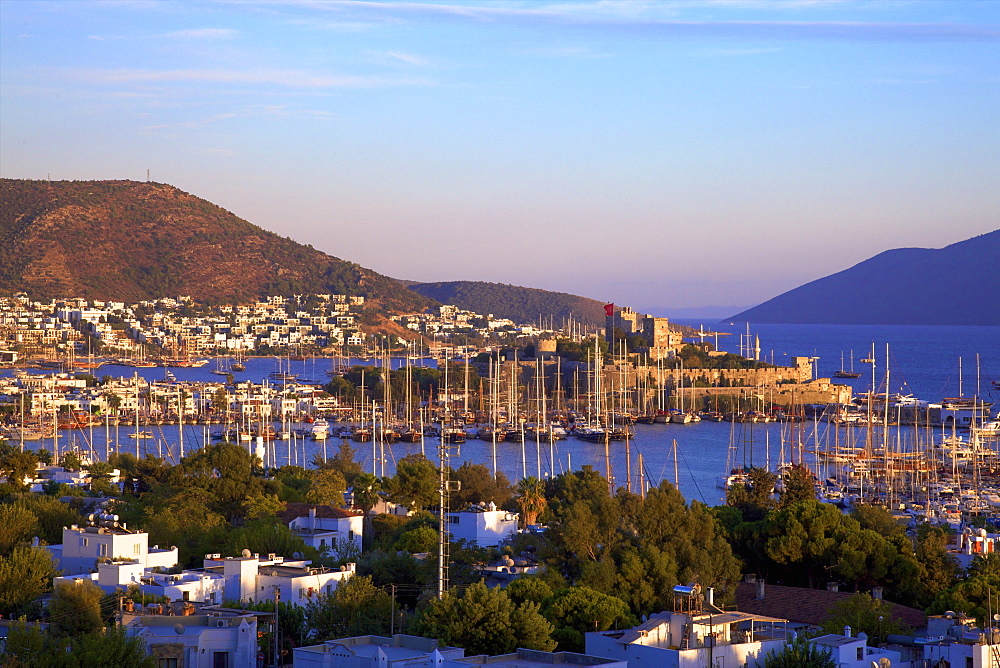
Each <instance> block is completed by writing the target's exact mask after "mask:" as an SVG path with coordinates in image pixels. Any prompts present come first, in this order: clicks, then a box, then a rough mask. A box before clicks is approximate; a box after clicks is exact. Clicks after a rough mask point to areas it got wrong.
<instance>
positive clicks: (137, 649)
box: [4, 622, 156, 668]
mask: <svg viewBox="0 0 1000 668" xmlns="http://www.w3.org/2000/svg"><path fill="white" fill-rule="evenodd" d="M5 659H6V660H5V663H4V665H5V666H10V667H11V668H15V667H18V666H45V667H46V668H81V667H83V666H102V667H105V668H154V667H155V666H156V661H155V659H153V657H152V656H148V655H147V654H146V643H145V642H144V641H143V640H142V638H139V637H136V636H129V635H128V633H127V632H126V630H125V629H124V628H117V627H111V628H108V629H104V630H102V631H98V632H95V633H86V634H83V635H81V636H78V637H76V638H60V637H56V636H54V635H53V634H50V633H47V632H45V631H42V630H40V629H39V628H38V627H37V626H34V625H31V626H29V625H27V624H25V623H24V622H14V623H13V624H11V627H10V635H9V636H8V638H7V646H6V648H5Z"/></svg>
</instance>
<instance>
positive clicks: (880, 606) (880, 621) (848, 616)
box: [823, 592, 911, 646]
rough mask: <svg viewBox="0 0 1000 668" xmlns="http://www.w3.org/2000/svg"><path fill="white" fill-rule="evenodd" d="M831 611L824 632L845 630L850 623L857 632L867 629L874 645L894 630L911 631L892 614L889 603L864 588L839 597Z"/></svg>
mask: <svg viewBox="0 0 1000 668" xmlns="http://www.w3.org/2000/svg"><path fill="white" fill-rule="evenodd" d="M829 615H830V616H829V617H828V618H827V620H826V621H825V622H823V631H824V632H826V633H843V632H844V627H845V626H850V627H851V630H852V632H854V633H855V634H857V633H861V632H862V631H863V632H864V633H866V634H867V635H868V642H869V644H871V645H873V646H877V645H881V644H882V643H884V642H885V641H886V637H887V636H889V635H890V634H905V633H907V632H909V631H911V629H908V628H906V626H905V625H903V624H901V623H900V622H899V621H898V620H896V619H895V618H894V617H893V616H892V608H891V607H890V606H889V604H888V603H886V602H885V601H883V600H882V599H877V598H872V596H871V595H870V594H867V593H864V592H861V593H857V594H855V595H854V596H852V597H850V598H848V599H844V600H843V601H838V602H837V603H835V604H834V605H833V606H832V607H831V608H830V612H829Z"/></svg>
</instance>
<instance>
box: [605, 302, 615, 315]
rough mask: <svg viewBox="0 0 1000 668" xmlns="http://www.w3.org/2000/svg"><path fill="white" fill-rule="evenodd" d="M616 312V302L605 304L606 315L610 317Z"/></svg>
mask: <svg viewBox="0 0 1000 668" xmlns="http://www.w3.org/2000/svg"><path fill="white" fill-rule="evenodd" d="M614 314H615V305H614V304H605V305H604V315H606V316H608V317H609V318H610V317H611V316H613V315H614Z"/></svg>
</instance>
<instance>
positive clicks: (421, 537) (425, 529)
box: [393, 525, 438, 554]
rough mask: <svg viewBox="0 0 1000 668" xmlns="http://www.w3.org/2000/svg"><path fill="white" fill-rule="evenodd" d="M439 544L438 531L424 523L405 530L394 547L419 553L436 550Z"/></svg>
mask: <svg viewBox="0 0 1000 668" xmlns="http://www.w3.org/2000/svg"><path fill="white" fill-rule="evenodd" d="M437 546H438V532H437V530H436V529H434V528H433V527H430V526H427V525H423V526H418V527H415V528H413V529H411V530H409V531H405V532H403V533H402V534H401V535H400V536H399V538H398V539H396V543H395V544H394V545H393V547H394V548H395V549H396V550H398V551H400V552H408V553H410V554H418V553H421V552H434V551H435V550H437Z"/></svg>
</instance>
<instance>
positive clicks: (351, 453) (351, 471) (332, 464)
mask: <svg viewBox="0 0 1000 668" xmlns="http://www.w3.org/2000/svg"><path fill="white" fill-rule="evenodd" d="M357 454H358V451H357V450H355V449H354V448H352V447H351V444H350V443H348V442H347V441H341V442H340V448H339V449H338V450H337V454H335V455H334V456H333V459H329V460H326V461H323V460H322V459H319V457H318V455H317V459H316V460H314V461H313V464H314V465H315V466H316V467H317V468H330V469H333V470H334V471H337V472H338V473H340V475H342V476H343V477H344V482H345V483H346V484H347V486H348V487H352V486H354V481H355V479H356V478H357V477H358V476H359V475H361V474H362V473H364V469H362V468H361V464H359V463H358V462H357V461H356V460H355V457H356V456H357Z"/></svg>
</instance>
